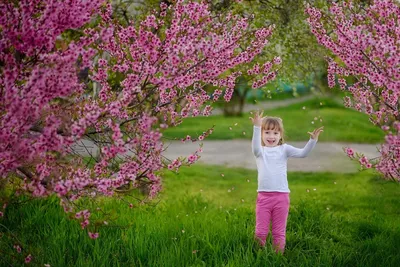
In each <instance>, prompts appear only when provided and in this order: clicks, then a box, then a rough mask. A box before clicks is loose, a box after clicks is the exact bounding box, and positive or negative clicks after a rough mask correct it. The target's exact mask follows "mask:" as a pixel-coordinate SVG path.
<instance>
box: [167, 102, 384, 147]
mask: <svg viewBox="0 0 400 267" xmlns="http://www.w3.org/2000/svg"><path fill="white" fill-rule="evenodd" d="M320 103H322V105H320ZM303 107H305V109H303ZM266 113H267V115H270V116H278V117H281V118H282V119H283V124H284V128H285V131H286V133H285V135H286V140H287V141H288V142H290V141H306V140H308V139H309V135H308V134H307V132H308V131H311V130H313V129H314V128H316V127H319V126H322V125H323V126H324V129H325V130H324V132H323V133H322V134H321V136H320V138H319V141H320V142H352V143H371V144H373V143H379V142H382V140H383V137H384V133H383V131H382V130H381V129H379V128H378V127H376V126H374V125H373V124H372V123H371V122H370V121H369V119H368V116H367V115H365V114H363V113H360V112H357V111H354V110H351V109H347V108H344V107H343V106H341V105H340V104H338V103H336V102H335V101H333V100H331V99H320V100H318V99H313V100H308V101H305V102H303V103H298V104H293V105H291V106H289V107H285V108H278V109H274V110H269V111H267V112H266ZM249 116H251V115H250V114H247V115H245V116H243V117H224V116H222V115H217V116H209V117H196V118H187V119H185V120H184V121H183V123H182V124H180V125H179V126H177V127H174V128H170V129H167V130H166V131H165V132H164V133H163V134H164V137H166V138H173V139H174V138H177V139H181V138H184V137H186V135H190V136H192V137H197V136H199V135H200V134H202V133H203V131H205V130H206V129H208V128H211V127H212V126H213V125H215V128H214V131H213V133H212V134H211V135H210V136H209V137H208V139H209V140H227V139H251V135H252V124H251V121H250V120H249ZM315 119H316V120H315ZM320 120H322V122H321V121H320ZM312 121H314V124H312V123H311V122H312ZM235 124H237V125H235ZM230 127H231V129H232V130H230Z"/></svg>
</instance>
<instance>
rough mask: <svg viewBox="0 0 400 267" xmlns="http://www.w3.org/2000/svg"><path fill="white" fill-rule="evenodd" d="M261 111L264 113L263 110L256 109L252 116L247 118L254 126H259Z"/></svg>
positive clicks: (261, 116) (261, 117)
mask: <svg viewBox="0 0 400 267" xmlns="http://www.w3.org/2000/svg"><path fill="white" fill-rule="evenodd" d="M263 113H264V111H261V112H259V111H256V112H254V118H252V117H249V119H250V120H251V122H252V123H253V124H254V126H258V127H261V123H262V119H263Z"/></svg>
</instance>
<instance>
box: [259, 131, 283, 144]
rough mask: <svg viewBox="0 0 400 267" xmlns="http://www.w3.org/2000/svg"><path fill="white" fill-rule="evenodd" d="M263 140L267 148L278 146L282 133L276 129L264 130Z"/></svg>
mask: <svg viewBox="0 0 400 267" xmlns="http://www.w3.org/2000/svg"><path fill="white" fill-rule="evenodd" d="M262 139H263V141H264V144H265V146H267V147H274V146H277V145H278V144H279V141H280V140H281V132H280V131H279V130H276V129H267V130H263V133H262Z"/></svg>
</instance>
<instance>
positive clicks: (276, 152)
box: [252, 126, 317, 193]
mask: <svg viewBox="0 0 400 267" xmlns="http://www.w3.org/2000/svg"><path fill="white" fill-rule="evenodd" d="M316 143H317V140H314V139H311V138H310V140H309V141H308V143H307V144H306V145H305V147H304V148H296V147H293V146H291V145H288V144H282V145H278V146H275V147H266V146H262V145H261V127H257V126H254V128H253V140H252V151H253V154H254V156H255V157H256V163H257V170H258V189H257V192H261V191H263V192H285V193H290V190H289V186H288V181H287V159H288V158H289V157H294V158H304V157H306V156H307V155H308V154H309V153H310V152H311V150H312V149H313V148H314V146H315V144H316Z"/></svg>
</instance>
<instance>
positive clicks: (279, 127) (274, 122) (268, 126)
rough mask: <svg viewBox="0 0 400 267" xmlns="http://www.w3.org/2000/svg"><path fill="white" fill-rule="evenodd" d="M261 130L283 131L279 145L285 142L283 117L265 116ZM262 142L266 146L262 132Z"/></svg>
mask: <svg viewBox="0 0 400 267" xmlns="http://www.w3.org/2000/svg"><path fill="white" fill-rule="evenodd" d="M261 130H275V131H279V132H280V133H281V139H280V140H279V143H278V145H282V144H284V143H285V139H284V135H285V129H283V121H282V119H281V118H278V117H265V118H264V119H263V120H262V124H261ZM261 144H262V145H263V146H265V143H264V141H263V140H262V134H261Z"/></svg>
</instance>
